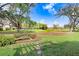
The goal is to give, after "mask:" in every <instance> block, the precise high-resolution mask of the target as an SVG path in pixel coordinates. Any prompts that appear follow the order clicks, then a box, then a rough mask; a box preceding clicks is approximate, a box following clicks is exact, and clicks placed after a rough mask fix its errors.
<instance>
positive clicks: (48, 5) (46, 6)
mask: <svg viewBox="0 0 79 59" xmlns="http://www.w3.org/2000/svg"><path fill="white" fill-rule="evenodd" d="M54 6H55V3H50V4H47V5H45V6H43V9H45V10H48V12H49V13H51V14H56V13H57V12H56V10H55V8H54Z"/></svg>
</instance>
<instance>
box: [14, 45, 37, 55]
mask: <svg viewBox="0 0 79 59" xmlns="http://www.w3.org/2000/svg"><path fill="white" fill-rule="evenodd" d="M14 50H15V54H14V56H32V55H33V56H35V55H36V50H35V47H34V45H23V46H22V47H21V46H20V47H18V48H15V49H14Z"/></svg>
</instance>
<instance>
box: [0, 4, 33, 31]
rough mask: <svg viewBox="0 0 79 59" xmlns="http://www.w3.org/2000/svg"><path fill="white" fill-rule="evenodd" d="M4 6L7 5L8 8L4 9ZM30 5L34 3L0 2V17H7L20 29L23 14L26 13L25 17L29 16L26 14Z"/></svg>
mask: <svg viewBox="0 0 79 59" xmlns="http://www.w3.org/2000/svg"><path fill="white" fill-rule="evenodd" d="M6 6H7V7H8V9H7V10H4V8H5V7H6ZM32 6H34V4H32V3H15V4H14V3H12V4H11V3H6V4H0V15H1V16H0V17H1V18H2V17H3V18H5V17H6V18H8V19H9V20H10V21H11V23H12V24H13V25H14V26H16V27H17V29H21V23H22V21H23V20H22V18H23V17H24V14H25V15H26V16H25V17H26V18H27V17H28V16H29V15H28V14H29V12H30V8H31V7H32ZM2 13H3V14H2ZM4 16H5V17H4ZM18 31H19V30H18Z"/></svg>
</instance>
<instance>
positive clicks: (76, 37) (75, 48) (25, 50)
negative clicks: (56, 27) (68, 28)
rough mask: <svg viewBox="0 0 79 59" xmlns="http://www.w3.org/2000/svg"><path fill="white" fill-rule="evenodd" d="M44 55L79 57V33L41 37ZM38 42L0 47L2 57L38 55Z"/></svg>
mask: <svg viewBox="0 0 79 59" xmlns="http://www.w3.org/2000/svg"><path fill="white" fill-rule="evenodd" d="M39 42H40V45H41V51H42V55H45V56H46V55H47V56H54V55H55V56H63V55H64V56H75V55H76V56H77V55H78V56H79V33H78V32H75V33H70V34H66V35H58V36H57V35H41V40H40V41H39ZM36 43H37V42H32V43H29V44H14V45H8V46H5V47H0V55H2V56H3V55H9V56H11V55H14V56H17V55H24V56H25V55H27V56H29V55H32V56H35V55H37V51H36V49H35V47H36Z"/></svg>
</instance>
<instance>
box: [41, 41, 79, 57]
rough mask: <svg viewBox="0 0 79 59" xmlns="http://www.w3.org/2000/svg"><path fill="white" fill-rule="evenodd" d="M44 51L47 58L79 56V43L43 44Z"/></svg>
mask: <svg viewBox="0 0 79 59" xmlns="http://www.w3.org/2000/svg"><path fill="white" fill-rule="evenodd" d="M42 51H43V55H46V56H79V41H70V42H69V41H68V42H67V41H66V42H62V43H52V42H45V43H43V44H42Z"/></svg>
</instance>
